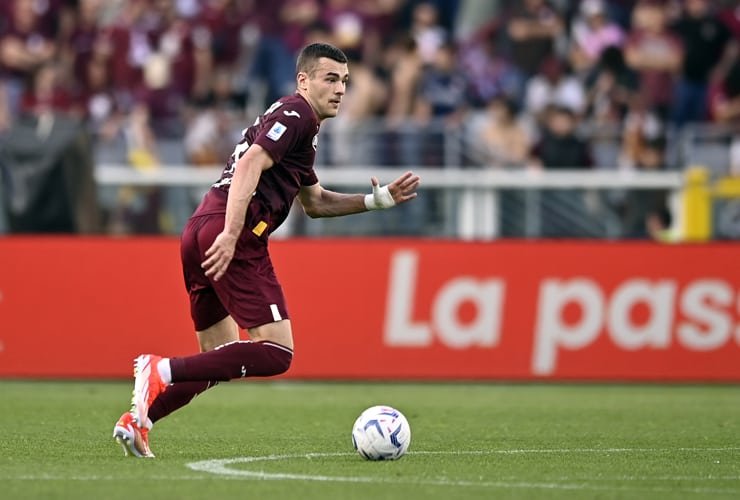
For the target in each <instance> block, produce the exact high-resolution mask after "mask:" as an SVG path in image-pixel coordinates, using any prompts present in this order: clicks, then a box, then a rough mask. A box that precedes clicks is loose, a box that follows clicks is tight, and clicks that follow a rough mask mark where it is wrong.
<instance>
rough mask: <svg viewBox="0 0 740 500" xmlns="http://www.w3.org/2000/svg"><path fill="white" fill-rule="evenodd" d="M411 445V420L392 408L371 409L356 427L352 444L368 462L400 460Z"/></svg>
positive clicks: (374, 407) (362, 415) (353, 431)
mask: <svg viewBox="0 0 740 500" xmlns="http://www.w3.org/2000/svg"><path fill="white" fill-rule="evenodd" d="M410 443H411V427H410V426H409V422H408V420H406V417H404V416H403V413H401V412H400V411H398V410H396V409H395V408H391V407H390V406H382V405H381V406H373V407H371V408H368V409H367V410H365V411H363V412H362V414H361V415H360V416H359V417H357V420H355V425H354V426H353V427H352V444H353V445H354V447H355V450H357V453H359V454H360V456H362V457H363V458H366V459H367V460H397V459H399V458H401V457H402V456H403V455H404V454H405V453H406V451H407V450H408V449H409V444H410Z"/></svg>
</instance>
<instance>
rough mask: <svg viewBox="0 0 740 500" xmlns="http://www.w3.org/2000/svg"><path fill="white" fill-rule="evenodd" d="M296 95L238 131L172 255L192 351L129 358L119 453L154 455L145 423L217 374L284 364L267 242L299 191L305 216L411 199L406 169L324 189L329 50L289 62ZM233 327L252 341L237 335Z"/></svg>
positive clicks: (411, 178) (333, 65)
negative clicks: (130, 385) (360, 187)
mask: <svg viewBox="0 0 740 500" xmlns="http://www.w3.org/2000/svg"><path fill="white" fill-rule="evenodd" d="M296 72H297V75H296V83H297V91H296V93H295V94H294V95H290V96H285V97H282V98H280V99H279V100H278V101H277V102H275V103H274V104H273V105H272V106H270V108H269V109H268V110H267V111H266V112H265V113H264V114H263V115H262V116H260V117H259V118H258V119H257V120H256V121H255V122H254V124H253V125H252V126H251V127H248V128H247V129H245V130H244V132H243V138H242V140H241V142H239V143H238V144H237V145H236V148H235V149H234V153H233V154H232V155H231V158H229V160H228V162H227V164H226V168H225V170H224V171H223V173H222V175H221V178H220V179H219V180H218V182H216V183H215V184H213V186H212V187H211V189H210V190H209V191H208V193H207V194H206V195H205V196H204V198H203V201H202V202H201V204H200V206H199V207H198V208H197V209H196V211H195V213H194V214H193V216H192V217H191V218H190V220H189V221H188V223H187V225H186V226H185V228H184V229H183V234H182V238H181V258H182V267H183V274H184V277H185V285H186V287H187V290H188V293H189V295H190V311H191V316H192V319H193V323H194V325H195V330H196V335H197V337H198V342H199V344H200V349H201V351H202V352H201V353H199V354H195V355H192V356H185V357H181V358H164V357H161V356H157V355H153V354H142V355H140V356H139V357H137V358H136V359H135V360H134V394H133V398H132V401H131V410H130V411H128V412H126V413H124V414H123V415H122V416H121V418H120V419H119V420H118V422H117V423H116V425H115V427H114V430H113V437H114V438H115V439H116V441H118V442H119V443H120V444H121V445H122V446H123V450H124V452H125V453H126V455H129V454H130V455H133V456H135V457H153V456H154V455H153V454H152V452H151V451H150V449H149V439H148V432H149V429H151V427H152V425H153V424H154V423H155V422H157V421H158V420H160V419H161V418H163V417H165V416H167V415H169V414H170V413H172V412H173V411H175V410H177V409H178V408H181V407H182V406H184V405H186V404H188V403H189V402H190V401H191V400H192V399H193V398H194V397H195V396H196V395H198V394H200V393H201V392H203V391H205V390H206V389H208V388H209V387H212V386H214V385H215V384H217V383H218V382H220V381H227V380H231V379H234V378H240V377H266V376H272V375H278V374H280V373H283V372H285V371H286V370H287V369H288V368H289V367H290V363H291V360H292V358H293V333H292V330H291V326H290V319H289V314H288V309H287V306H286V302H285V298H284V296H283V291H282V288H281V286H280V284H279V283H278V281H277V278H276V276H275V272H274V270H273V266H272V262H271V260H270V255H269V252H268V245H267V240H268V237H269V235H270V233H272V232H273V231H274V230H275V229H276V228H277V227H278V226H280V224H281V223H282V222H283V221H284V220H285V219H286V217H287V216H288V212H289V210H290V207H291V205H292V203H293V200H294V199H296V198H297V199H298V201H299V202H300V204H301V205H302V206H303V209H304V211H305V212H306V214H308V215H309V216H310V217H313V218H315V217H334V216H340V215H349V214H355V213H360V212H365V211H368V210H378V209H386V208H390V207H393V206H395V205H398V204H401V203H405V202H407V201H409V200H412V199H413V198H415V197H416V194H417V193H416V189H417V187H418V186H419V177H418V176H417V175H414V174H413V173H411V172H406V173H405V174H403V175H401V176H400V177H398V178H397V179H396V180H394V181H393V182H391V183H389V184H387V185H385V186H382V187H381V186H380V185H379V182H378V180H377V179H376V178H375V177H373V178H371V184H372V193H370V194H346V193H337V192H333V191H329V190H327V189H324V188H323V187H322V186H321V184H320V183H319V181H318V178H317V176H316V172H315V171H314V169H313V164H314V158H315V155H316V147H317V139H318V132H319V125H320V123H321V122H322V121H323V120H324V119H326V118H331V117H333V116H336V114H337V112H338V111H339V106H340V104H341V102H342V97H343V96H344V93H345V90H346V86H347V80H348V78H349V72H348V68H347V57H346V56H345V54H344V53H343V52H342V51H341V50H340V49H338V48H336V47H334V46H332V45H328V44H323V43H315V44H311V45H308V46H306V47H305V48H304V49H303V50H302V51H301V53H300V54H299V56H298V60H297V63H296ZM239 327H241V328H244V329H246V330H247V331H248V333H249V338H250V340H248V341H240V340H239Z"/></svg>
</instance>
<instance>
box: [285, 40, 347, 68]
mask: <svg viewBox="0 0 740 500" xmlns="http://www.w3.org/2000/svg"><path fill="white" fill-rule="evenodd" d="M322 57H326V58H329V59H332V60H334V61H336V62H339V63H344V64H346V63H347V56H346V55H345V53H344V52H342V50H341V49H340V48H338V47H335V46H334V45H330V44H328V43H312V44H310V45H306V46H305V47H304V48H303V50H301V53H300V54H298V60H297V61H296V65H295V69H296V73H300V72H303V73H308V74H311V72H312V71H314V70H315V69H316V65H317V64H318V62H319V59H320V58H322Z"/></svg>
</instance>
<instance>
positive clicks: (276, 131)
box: [265, 122, 288, 141]
mask: <svg viewBox="0 0 740 500" xmlns="http://www.w3.org/2000/svg"><path fill="white" fill-rule="evenodd" d="M286 130H288V127H286V126H285V125H283V124H282V123H280V122H275V123H274V124H273V126H272V128H271V129H270V131H269V132H267V134H265V135H267V137H268V139H272V140H273V141H277V140H278V139H280V137H282V135H283V134H284V133H285V131H286Z"/></svg>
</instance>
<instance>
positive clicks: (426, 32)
mask: <svg viewBox="0 0 740 500" xmlns="http://www.w3.org/2000/svg"><path fill="white" fill-rule="evenodd" d="M411 21H412V22H411V28H410V30H409V31H410V33H411V36H412V37H414V40H415V41H416V46H417V49H418V51H419V56H420V57H421V60H422V62H423V63H424V64H434V63H435V60H436V58H437V51H438V50H439V48H440V47H442V46H443V45H444V44H445V43H446V42H447V41H448V40H449V39H450V33H449V32H448V31H447V30H446V29H445V28H444V26H442V25H441V23H440V19H439V10H438V9H437V6H436V5H435V4H434V3H432V2H428V1H423V2H419V3H418V4H416V5H415V6H414V7H413V11H412V19H411Z"/></svg>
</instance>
